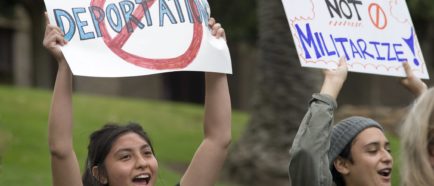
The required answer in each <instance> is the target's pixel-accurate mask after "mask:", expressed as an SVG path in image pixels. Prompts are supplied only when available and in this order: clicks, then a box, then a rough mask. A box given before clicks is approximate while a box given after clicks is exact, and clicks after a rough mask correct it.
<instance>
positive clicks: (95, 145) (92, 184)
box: [83, 122, 155, 186]
mask: <svg viewBox="0 0 434 186" xmlns="http://www.w3.org/2000/svg"><path fill="white" fill-rule="evenodd" d="M129 132H133V133H136V134H138V135H139V136H140V137H142V138H143V140H145V141H146V142H147V143H148V144H149V146H150V147H151V150H152V152H154V149H153V148H152V144H151V140H150V139H149V137H148V135H147V134H146V132H145V131H144V130H143V128H142V127H141V126H140V125H139V124H137V123H131V122H130V123H128V124H127V125H119V124H115V123H108V124H106V125H104V126H103V127H102V128H101V129H99V130H97V131H95V132H93V133H92V134H91V135H90V142H89V146H88V147H87V150H88V151H87V159H86V165H85V171H84V174H83V185H84V186H106V185H108V183H107V184H102V183H101V182H100V181H99V180H101V179H100V178H102V177H106V178H107V170H106V168H105V165H104V160H105V158H106V157H107V155H108V153H109V152H110V149H111V148H112V146H113V143H114V142H115V141H116V140H117V139H118V137H120V136H121V135H123V134H126V133H129ZM154 154H155V152H154ZM94 166H97V167H98V178H96V177H94V176H93V175H92V168H93V167H94Z"/></svg>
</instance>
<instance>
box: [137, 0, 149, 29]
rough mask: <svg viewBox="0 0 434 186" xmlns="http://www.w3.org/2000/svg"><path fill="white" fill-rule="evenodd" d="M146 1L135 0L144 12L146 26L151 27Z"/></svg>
mask: <svg viewBox="0 0 434 186" xmlns="http://www.w3.org/2000/svg"><path fill="white" fill-rule="evenodd" d="M147 2H148V0H136V3H137V4H140V5H142V8H143V11H144V12H145V18H146V25H147V26H152V18H151V13H149V7H148V3H147Z"/></svg>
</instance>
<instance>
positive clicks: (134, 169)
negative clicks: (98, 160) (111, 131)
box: [105, 132, 158, 186]
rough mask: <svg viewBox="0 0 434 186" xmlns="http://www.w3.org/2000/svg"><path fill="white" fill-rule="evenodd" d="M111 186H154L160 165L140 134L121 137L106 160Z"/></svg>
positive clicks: (131, 133)
mask: <svg viewBox="0 0 434 186" xmlns="http://www.w3.org/2000/svg"><path fill="white" fill-rule="evenodd" d="M105 166H106V170H107V177H108V183H109V185H110V186H153V185H155V182H156V179H157V171H158V163H157V159H155V156H154V153H153V152H152V150H151V147H150V146H149V144H148V143H147V142H146V141H145V140H144V139H143V138H141V137H140V136H139V135H138V134H136V133H133V132H130V133H126V134H124V135H122V136H120V137H119V138H118V139H117V140H116V141H115V143H114V144H113V146H112V148H111V149H110V152H109V154H108V155H107V157H106V159H105Z"/></svg>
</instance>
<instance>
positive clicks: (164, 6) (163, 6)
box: [159, 0, 177, 27]
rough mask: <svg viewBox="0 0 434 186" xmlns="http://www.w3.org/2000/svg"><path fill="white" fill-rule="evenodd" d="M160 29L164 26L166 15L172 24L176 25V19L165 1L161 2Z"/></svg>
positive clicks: (161, 0)
mask: <svg viewBox="0 0 434 186" xmlns="http://www.w3.org/2000/svg"><path fill="white" fill-rule="evenodd" d="M159 2H160V27H162V26H164V16H165V15H166V16H167V17H168V18H169V20H170V22H171V23H172V24H176V23H177V22H176V20H175V17H174V16H173V14H172V12H171V11H170V9H169V6H167V3H166V1H165V0H160V1H159Z"/></svg>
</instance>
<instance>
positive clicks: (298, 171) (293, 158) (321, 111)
mask: <svg viewBox="0 0 434 186" xmlns="http://www.w3.org/2000/svg"><path fill="white" fill-rule="evenodd" d="M336 108H337V104H336V101H335V100H334V99H333V98H332V97H330V96H328V95H323V94H313V96H312V100H311V101H310V102H309V110H308V111H307V113H306V115H305V116H304V118H303V121H302V122H301V125H300V127H299V129H298V132H297V135H296V136H295V139H294V142H293V144H292V147H291V150H290V151H289V155H290V160H289V177H290V179H291V183H292V186H332V185H333V179H332V174H331V171H330V169H329V160H328V151H329V149H330V136H331V131H332V127H333V112H334V110H335V109H336Z"/></svg>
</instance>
